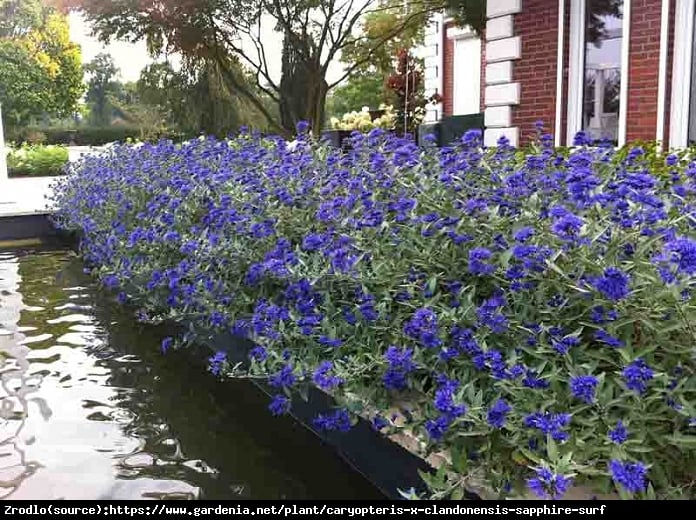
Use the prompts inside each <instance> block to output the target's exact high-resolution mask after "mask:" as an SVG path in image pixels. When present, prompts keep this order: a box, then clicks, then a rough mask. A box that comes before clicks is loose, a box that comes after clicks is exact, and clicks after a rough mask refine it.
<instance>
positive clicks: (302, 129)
mask: <svg viewBox="0 0 696 520" xmlns="http://www.w3.org/2000/svg"><path fill="white" fill-rule="evenodd" d="M309 127H310V125H309V123H308V122H307V121H299V122H298V123H297V125H295V129H296V130H297V133H298V134H304V133H306V132H307V131H308V130H309Z"/></svg>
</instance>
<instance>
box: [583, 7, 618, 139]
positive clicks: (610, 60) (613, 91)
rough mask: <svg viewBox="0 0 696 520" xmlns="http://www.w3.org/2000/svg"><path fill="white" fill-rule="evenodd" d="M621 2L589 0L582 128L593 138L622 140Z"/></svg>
mask: <svg viewBox="0 0 696 520" xmlns="http://www.w3.org/2000/svg"><path fill="white" fill-rule="evenodd" d="M622 4H623V2H622V1H612V0H609V1H607V0H586V3H585V13H586V14H585V56H584V62H585V67H584V69H585V83H584V93H583V113H582V129H583V130H584V131H585V132H586V133H587V134H588V135H589V136H590V137H591V138H592V139H595V140H597V139H609V140H610V141H614V142H618V140H619V109H620V97H621V43H622V40H623V37H622V34H623V31H622V25H623V21H622V11H623V5H622Z"/></svg>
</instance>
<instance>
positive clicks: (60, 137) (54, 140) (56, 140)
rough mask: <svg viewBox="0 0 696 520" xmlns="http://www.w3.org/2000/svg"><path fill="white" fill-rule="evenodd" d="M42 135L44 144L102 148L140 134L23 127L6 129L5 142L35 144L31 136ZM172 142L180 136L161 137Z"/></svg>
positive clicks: (132, 129)
mask: <svg viewBox="0 0 696 520" xmlns="http://www.w3.org/2000/svg"><path fill="white" fill-rule="evenodd" d="M38 134H42V137H43V136H45V138H44V139H42V141H43V142H44V143H45V144H62V145H76V146H102V145H105V144H108V143H113V142H116V141H118V142H125V141H126V140H128V139H139V138H140V135H141V132H140V129H139V128H137V127H132V126H107V127H87V126H86V127H80V128H58V127H24V128H20V129H8V131H7V140H8V141H12V142H16V143H31V144H33V143H34V142H35V140H34V139H32V136H35V135H38ZM160 137H165V138H169V139H174V140H180V139H181V138H182V136H180V135H178V134H177V133H175V132H171V133H168V134H167V135H162V136H160Z"/></svg>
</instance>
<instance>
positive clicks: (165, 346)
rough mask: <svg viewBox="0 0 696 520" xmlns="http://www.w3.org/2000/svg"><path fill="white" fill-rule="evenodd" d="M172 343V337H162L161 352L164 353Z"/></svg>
mask: <svg viewBox="0 0 696 520" xmlns="http://www.w3.org/2000/svg"><path fill="white" fill-rule="evenodd" d="M173 344H174V338H171V337H168V338H164V339H163V340H162V353H163V354H166V353H167V351H168V350H169V349H170V348H171V347H172V345H173Z"/></svg>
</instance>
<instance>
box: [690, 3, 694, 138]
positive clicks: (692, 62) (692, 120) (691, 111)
mask: <svg viewBox="0 0 696 520" xmlns="http://www.w3.org/2000/svg"><path fill="white" fill-rule="evenodd" d="M694 16H695V18H694V38H693V45H692V49H693V50H692V53H691V97H690V99H691V100H690V102H689V144H690V145H693V144H696V13H695V14H694Z"/></svg>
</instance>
